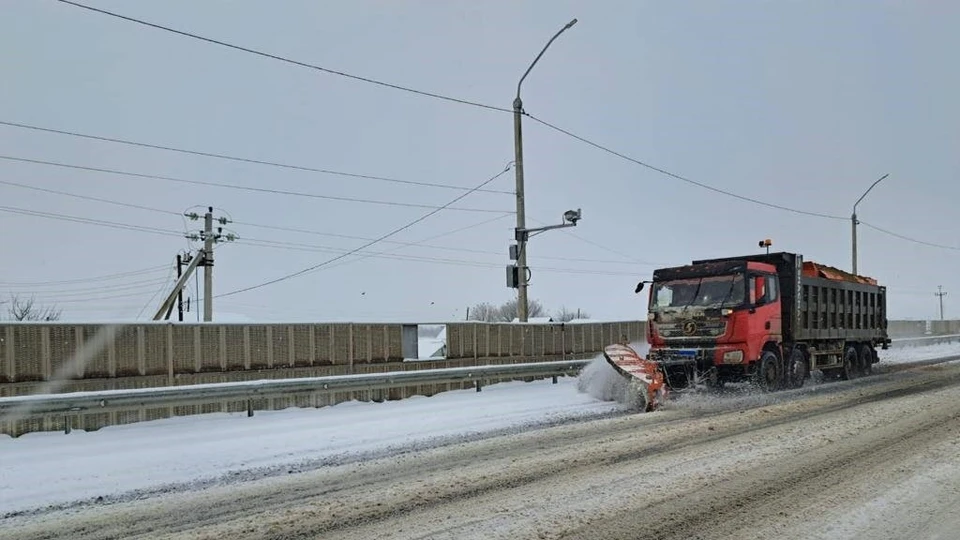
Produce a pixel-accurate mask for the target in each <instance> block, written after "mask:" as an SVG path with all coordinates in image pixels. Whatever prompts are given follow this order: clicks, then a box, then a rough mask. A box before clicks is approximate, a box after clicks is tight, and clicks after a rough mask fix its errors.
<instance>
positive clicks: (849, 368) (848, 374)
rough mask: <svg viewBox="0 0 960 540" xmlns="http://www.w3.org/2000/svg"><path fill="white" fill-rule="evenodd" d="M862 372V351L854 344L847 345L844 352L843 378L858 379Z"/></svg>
mask: <svg viewBox="0 0 960 540" xmlns="http://www.w3.org/2000/svg"><path fill="white" fill-rule="evenodd" d="M861 372H862V368H861V364H860V353H859V352H858V351H857V348H856V347H854V346H853V345H850V346H849V347H847V349H846V350H845V351H844V352H843V371H842V373H843V378H844V379H845V380H848V381H849V380H851V379H856V378H858V377H860V374H861Z"/></svg>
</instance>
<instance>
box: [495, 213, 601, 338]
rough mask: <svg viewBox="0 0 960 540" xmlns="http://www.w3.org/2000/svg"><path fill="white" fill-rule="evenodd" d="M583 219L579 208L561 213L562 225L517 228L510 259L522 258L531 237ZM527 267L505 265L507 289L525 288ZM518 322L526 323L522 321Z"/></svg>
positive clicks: (569, 225)
mask: <svg viewBox="0 0 960 540" xmlns="http://www.w3.org/2000/svg"><path fill="white" fill-rule="evenodd" d="M582 218H583V213H582V212H581V210H580V209H579V208H577V209H576V210H567V211H566V212H564V213H563V220H562V223H560V224H559V225H547V226H546V227H537V228H536V229H521V228H519V227H518V228H517V229H515V230H514V237H515V239H516V240H517V243H516V244H514V245H511V246H510V258H511V259H512V260H515V261H518V262H519V261H520V259H521V258H524V259H525V257H523V255H524V248H525V247H526V245H527V241H528V240H529V239H530V237H531V236H536V235H538V234H540V233H544V232H546V231H552V230H553V229H565V228H567V227H576V226H577V222H578V221H580V220H581V219H582ZM529 273H530V268H529V267H523V266H521V265H518V264H509V265H507V287H510V288H512V289H517V288H520V287H522V286H526V282H527V281H529ZM520 322H526V321H524V320H522V318H521V321H520Z"/></svg>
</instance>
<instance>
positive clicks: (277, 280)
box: [214, 163, 512, 298]
mask: <svg viewBox="0 0 960 540" xmlns="http://www.w3.org/2000/svg"><path fill="white" fill-rule="evenodd" d="M511 167H512V163H511V164H509V165H507V166H506V167H505V168H504V169H503V170H502V171H500V172H498V173H497V174H495V175H493V176H491V177H490V178H488V179H487V180H484V181H483V182H482V183H481V184H480V185H478V186H477V187H476V188H475V189H479V188H482V187H484V186H486V185H487V184H489V183H491V182H493V181H494V180H496V179H497V178H500V177H501V176H503V175H504V174H506V173H507V172H508V171H509V170H510V168H511ZM472 192H473V191H468V192H466V193H464V194H462V195H459V196H458V197H456V198H455V199H453V200H451V201H450V202H448V203H447V204H445V205H443V206H441V207H440V208H437V209H435V210H432V211H430V212H427V213H426V214H424V215H422V216H420V217H419V218H417V219H415V220H413V221H411V222H409V223H407V224H406V225H403V226H401V227H398V228H396V229H394V230H392V231H390V232H388V233H387V234H384V235H382V236H379V237H377V238H375V239H374V240H371V241H370V242H367V243H365V244H363V245H362V246H360V247H358V248H355V249H352V250H350V251H348V252H346V253H343V254H341V255H338V256H336V257H334V258H332V259H327V260H326V261H324V262H322V263H319V264H315V265H313V266H309V267H307V268H304V269H303V270H299V271H297V272H293V273H291V274H287V275H284V276H281V277H278V278H275V279H271V280H269V281H264V282H262V283H258V284H256V285H250V286H248V287H243V288H241V289H236V290H233V291H230V292H227V293H223V294H221V295H215V296H214V298H221V297H224V296H232V295H235V294H240V293H244V292H247V291H252V290H254V289H259V288H261V287H266V286H268V285H273V284H276V283H280V282H282V281H286V280H289V279H293V278H295V277H298V276H302V275H304V274H307V273H310V272H314V271H316V270H319V269H320V268H323V267H324V266H327V265H328V264H330V263H333V262H336V261H339V260H340V259H343V258H346V257H349V256H350V255H353V254H354V253H357V252H358V251H360V250H363V249H366V248H368V247H370V246H372V245H374V244H376V243H377V242H381V241H383V240H386V239H387V238H390V237H391V236H394V235H396V234H399V233H401V232H403V231H405V230H407V229H409V228H410V227H413V226H414V225H416V224H417V223H420V222H421V221H424V220H425V219H427V218H429V217H430V216H432V215H434V214H436V213H438V212H440V211H441V210H443V209H444V208H446V207H448V206H451V205H453V204H455V203H457V202H459V201H460V200H461V199H463V198H465V197H466V196H468V195H470V194H471V193H472Z"/></svg>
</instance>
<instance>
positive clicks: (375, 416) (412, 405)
mask: <svg viewBox="0 0 960 540" xmlns="http://www.w3.org/2000/svg"><path fill="white" fill-rule="evenodd" d="M633 345H634V346H635V347H636V349H637V350H638V352H639V353H641V354H644V353H646V351H647V347H646V344H643V343H639V344H633ZM952 354H960V344H957V343H953V344H944V345H933V346H918V347H903V348H893V349H890V350H887V351H881V352H880V355H881V359H882V361H881V363H902V362H911V361H917V360H924V359H931V358H937V357H940V356H945V355H952ZM622 386H623V380H622V379H620V378H619V377H618V376H617V375H616V374H615V372H614V371H613V370H612V369H611V368H609V366H606V364H605V363H604V362H603V361H602V360H599V359H598V360H597V361H595V362H594V363H592V364H590V365H589V366H588V367H587V368H586V369H585V370H584V372H583V374H582V375H581V376H580V377H579V378H564V377H561V378H560V379H559V382H558V384H556V385H554V384H552V383H551V381H550V380H549V379H547V380H545V381H535V382H530V383H523V382H511V383H502V384H496V385H491V386H487V387H484V388H483V391H482V392H476V391H474V390H463V391H453V392H444V393H441V394H438V395H435V396H433V397H414V398H410V399H405V400H400V401H388V402H384V403H361V402H349V403H342V404H339V405H335V406H331V407H324V408H320V409H312V408H311V409H286V410H282V411H258V412H257V413H256V415H255V416H254V417H253V418H247V417H246V413H232V414H227V413H216V414H207V415H199V416H188V417H177V418H169V419H164V420H156V421H152V422H142V423H137V424H129V425H124V426H112V427H107V428H103V429H101V430H98V431H94V432H84V431H80V430H74V431H73V432H72V433H70V434H69V435H65V434H63V433H62V432H41V433H28V434H25V435H23V436H21V437H17V438H11V437H8V436H2V435H0V517H3V516H4V515H10V514H15V513H19V512H23V511H30V510H33V509H38V508H43V507H46V506H60V505H69V504H71V503H74V502H82V501H90V500H94V499H96V498H98V497H103V498H105V499H112V498H118V499H122V498H124V497H129V496H135V495H137V494H138V493H144V492H163V491H168V490H171V489H174V487H173V486H175V485H178V484H179V485H182V484H194V485H203V484H213V483H217V482H220V481H224V480H229V479H245V478H256V477H261V476H265V475H269V474H275V473H277V472H282V473H286V472H287V471H295V470H303V469H305V468H310V467H316V466H319V465H322V464H324V463H336V462H344V461H349V460H356V459H364V458H366V457H370V456H374V455H377V454H382V453H385V452H388V451H391V450H394V449H397V448H417V447H424V446H429V445H431V444H437V443H438V442H442V441H444V440H462V439H469V438H470V437H476V436H480V435H482V434H493V433H497V432H502V431H520V430H523V429H528V428H530V427H532V426H534V425H537V424H541V425H542V424H550V423H555V422H563V421H570V420H575V419H577V418H587V417H596V416H603V415H607V414H615V413H617V412H620V411H624V410H625V409H626V407H627V405H622V404H620V403H618V402H617V401H615V400H616V399H617V398H618V397H619V395H618V394H619V393H620V391H622V388H621V387H622Z"/></svg>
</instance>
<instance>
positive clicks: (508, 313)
mask: <svg viewBox="0 0 960 540" xmlns="http://www.w3.org/2000/svg"><path fill="white" fill-rule="evenodd" d="M546 313H547V311H546V310H545V309H544V308H543V305H542V304H541V303H540V301H539V300H529V301H528V302H527V317H529V318H535V317H543V316H544V315H546ZM516 318H517V301H516V300H507V301H506V302H504V303H502V304H500V305H499V306H495V305H493V304H491V303H489V302H483V303H480V304H477V305H475V306H473V307H472V308H470V320H471V321H484V322H510V321H512V320H514V319H516Z"/></svg>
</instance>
